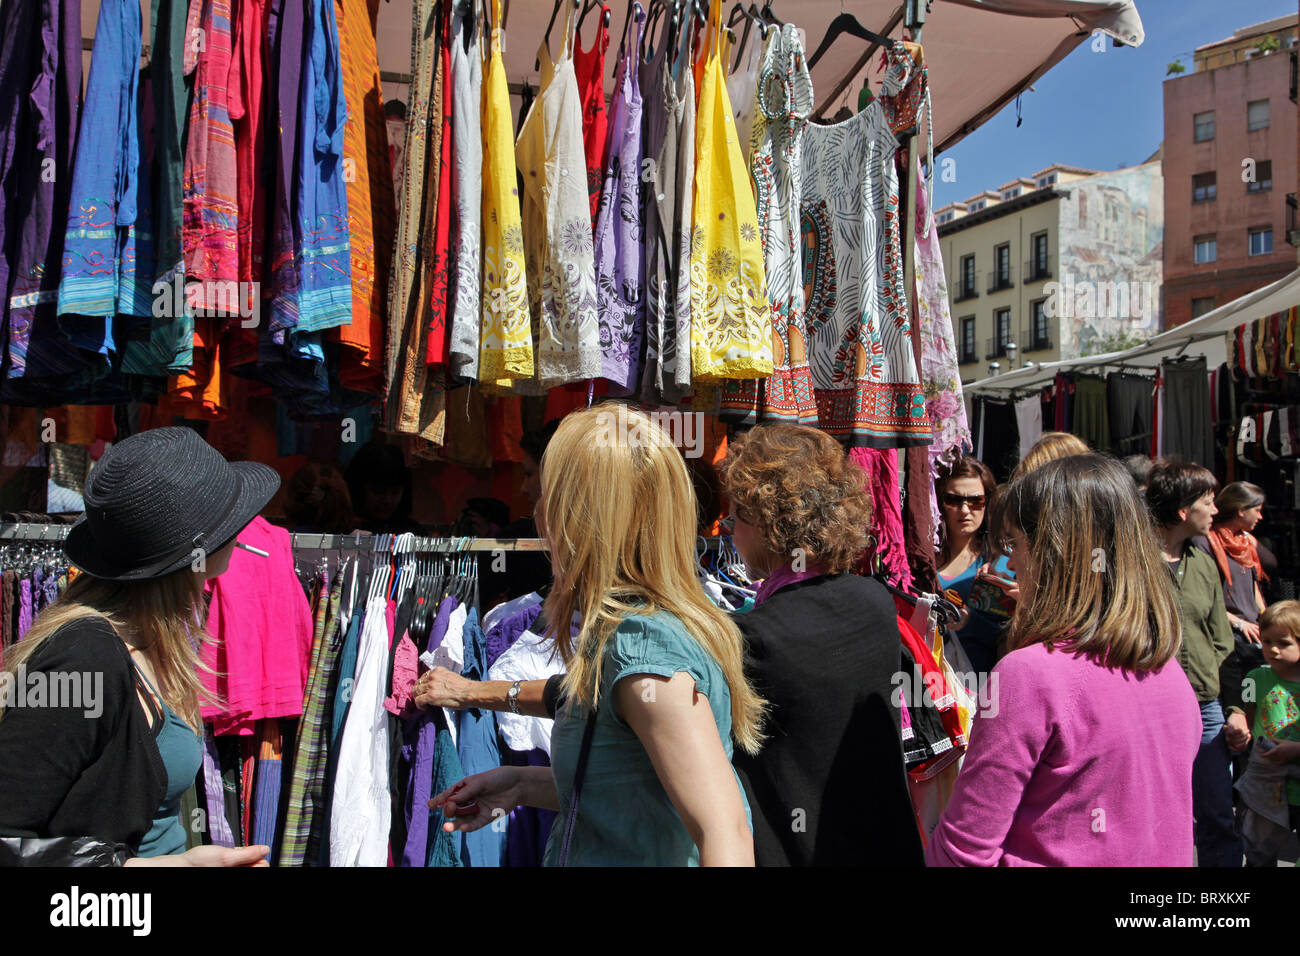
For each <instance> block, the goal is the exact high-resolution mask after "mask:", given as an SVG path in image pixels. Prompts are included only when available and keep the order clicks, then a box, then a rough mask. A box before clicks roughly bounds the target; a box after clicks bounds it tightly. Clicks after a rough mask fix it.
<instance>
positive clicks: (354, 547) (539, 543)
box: [0, 521, 724, 554]
mask: <svg viewBox="0 0 1300 956" xmlns="http://www.w3.org/2000/svg"><path fill="white" fill-rule="evenodd" d="M71 527H72V525H70V524H52V523H43V524H42V523H33V522H27V521H17V522H5V523H3V524H0V541H62V540H63V539H64V538H66V537H67V536H68V529H69V528H71ZM396 537H397V536H396V535H365V534H311V533H304V532H296V533H293V534H291V535H290V539H291V540H292V544H293V549H294V550H295V551H352V552H364V553H370V552H374V551H388V550H390V549H391V547H392V545H393V543H394V542H395V541H396ZM723 540H724V539H722V538H719V537H710V538H706V537H703V536H701V537H698V538H697V539H696V550H697V551H701V550H703V551H716V550H718V548H719V546H720V545H721V543H722V541H723ZM701 543H703V548H701V547H700V544H701ZM410 550H411V551H414V552H421V553H428V552H447V553H449V554H457V553H463V552H493V551H533V552H540V551H546V550H547V545H546V539H545V538H469V537H463V536H462V537H458V538H455V537H453V538H447V537H421V536H417V537H415V539H414V541H413V542H412V543H411V547H410Z"/></svg>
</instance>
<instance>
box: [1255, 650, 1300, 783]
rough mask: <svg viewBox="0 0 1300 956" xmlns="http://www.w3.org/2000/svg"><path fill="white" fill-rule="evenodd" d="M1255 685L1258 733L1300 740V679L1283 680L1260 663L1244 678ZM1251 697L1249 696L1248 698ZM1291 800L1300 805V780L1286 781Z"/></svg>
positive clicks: (1282, 738) (1258, 734) (1259, 735)
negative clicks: (1259, 665) (1260, 665)
mask: <svg viewBox="0 0 1300 956" xmlns="http://www.w3.org/2000/svg"><path fill="white" fill-rule="evenodd" d="M1252 685H1253V687H1254V696H1255V726H1254V727H1252V728H1251V733H1253V734H1254V735H1255V736H1256V737H1272V738H1273V739H1274V740H1294V741H1300V681H1291V680H1283V679H1282V678H1280V677H1278V676H1277V674H1276V673H1275V672H1274V670H1273V668H1271V667H1268V666H1265V667H1256V668H1255V669H1254V670H1253V671H1251V672H1250V673H1249V674H1247V675H1246V678H1245V680H1244V681H1243V682H1242V686H1243V689H1244V690H1249V689H1250V688H1251V687H1252ZM1247 699H1248V700H1249V697H1248V698H1247ZM1286 788H1287V790H1286V795H1287V803H1289V804H1291V805H1292V806H1300V780H1289V781H1287V785H1286Z"/></svg>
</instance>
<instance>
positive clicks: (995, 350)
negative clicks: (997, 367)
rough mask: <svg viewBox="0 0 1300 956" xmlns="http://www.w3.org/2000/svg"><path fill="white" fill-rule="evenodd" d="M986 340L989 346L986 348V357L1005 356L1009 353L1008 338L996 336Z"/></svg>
mask: <svg viewBox="0 0 1300 956" xmlns="http://www.w3.org/2000/svg"><path fill="white" fill-rule="evenodd" d="M986 341H987V342H988V348H987V349H986V350H985V353H984V357H985V358H986V359H997V358H1004V357H1005V356H1006V354H1007V343H1006V340H1004V339H999V338H996V337H995V338H991V339H987V340H986Z"/></svg>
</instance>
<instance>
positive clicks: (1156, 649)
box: [996, 454, 1183, 671]
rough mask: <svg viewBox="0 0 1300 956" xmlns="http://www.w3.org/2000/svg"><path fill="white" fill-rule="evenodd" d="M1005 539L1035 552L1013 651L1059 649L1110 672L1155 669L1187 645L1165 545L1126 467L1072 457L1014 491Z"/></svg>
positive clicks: (1002, 524)
mask: <svg viewBox="0 0 1300 956" xmlns="http://www.w3.org/2000/svg"><path fill="white" fill-rule="evenodd" d="M996 526H997V527H998V528H999V533H1000V535H1002V536H1003V537H1005V535H1006V534H1007V533H1008V532H1009V531H1010V530H1011V529H1013V528H1014V529H1019V530H1020V531H1021V533H1023V534H1024V536H1025V538H1026V539H1027V541H1028V545H1029V558H1028V560H1029V564H1030V565H1031V567H1030V568H1029V569H1028V570H1029V576H1030V578H1031V579H1032V581H1033V584H1034V586H1033V589H1032V594H1030V595H1029V596H1028V597H1027V598H1026V599H1022V600H1021V601H1020V604H1019V606H1017V608H1016V614H1015V617H1014V618H1012V621H1011V631H1010V633H1009V634H1008V635H1007V648H1008V649H1009V650H1016V649H1017V648H1021V647H1026V646H1028V645H1030V644H1035V643H1038V642H1040V641H1041V642H1048V643H1061V644H1064V645H1066V646H1067V647H1069V648H1070V649H1071V650H1075V651H1079V652H1082V653H1084V654H1086V655H1088V656H1089V657H1091V658H1093V659H1094V660H1097V661H1098V662H1100V663H1102V664H1105V665H1106V666H1108V667H1120V668H1123V669H1125V670H1130V671H1149V670H1157V669H1159V668H1160V667H1162V666H1164V664H1165V663H1166V662H1167V661H1168V660H1169V659H1170V658H1171V657H1173V656H1174V654H1175V653H1176V652H1177V651H1178V647H1179V645H1180V644H1181V643H1182V633H1183V631H1182V619H1181V617H1180V616H1179V613H1178V602H1177V598H1176V597H1175V595H1174V589H1173V584H1172V582H1171V581H1170V579H1169V572H1168V571H1167V570H1166V569H1165V566H1164V561H1163V559H1162V557H1161V554H1160V544H1159V542H1158V541H1157V540H1156V536H1155V531H1154V529H1153V528H1152V526H1151V522H1150V520H1149V519H1148V518H1147V516H1146V515H1145V514H1144V513H1143V511H1142V507H1141V504H1140V502H1139V501H1138V498H1137V496H1136V495H1134V494H1133V479H1132V477H1130V476H1129V473H1128V471H1127V470H1126V469H1125V468H1124V466H1123V465H1121V464H1120V463H1119V462H1117V461H1114V460H1112V459H1110V458H1105V457H1103V456H1101V455H1091V454H1089V455H1072V456H1069V457H1066V458H1060V459H1057V460H1056V461H1052V462H1048V463H1047V464H1045V465H1043V466H1042V467H1040V468H1037V469H1035V470H1034V471H1032V472H1030V473H1029V474H1027V475H1025V476H1023V477H1021V478H1019V479H1017V480H1016V481H1014V482H1012V483H1011V487H1010V488H1009V489H1008V491H1007V493H1006V495H1005V496H1004V497H1003V499H1002V501H1001V503H1000V504H999V507H998V515H997V521H996Z"/></svg>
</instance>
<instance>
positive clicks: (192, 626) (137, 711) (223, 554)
mask: <svg viewBox="0 0 1300 956" xmlns="http://www.w3.org/2000/svg"><path fill="white" fill-rule="evenodd" d="M279 484H280V479H279V477H278V476H277V475H276V473H275V472H274V471H273V470H272V469H270V468H268V467H266V466H265V465H259V464H254V463H251V462H240V463H237V464H230V463H228V462H227V461H226V460H225V459H224V458H222V457H221V455H220V454H219V453H218V452H217V451H216V450H215V449H213V448H212V447H211V446H209V445H208V444H207V443H206V442H204V441H203V440H202V439H201V438H199V436H198V435H197V434H195V433H194V432H193V431H191V430H190V429H188V428H159V429H155V430H152V431H147V432H143V433H141V434H139V435H135V436H132V437H131V438H128V439H126V440H125V441H123V442H121V443H119V444H117V445H115V446H114V447H113V448H112V449H110V450H109V452H108V453H107V454H106V455H104V457H103V458H102V459H101V460H100V462H99V464H98V465H97V466H96V467H95V469H94V470H93V471H92V472H91V475H90V478H89V479H88V480H87V482H86V488H85V493H84V498H85V503H86V513H85V515H83V516H82V517H81V518H80V519H78V521H77V523H76V524H75V525H73V527H72V529H71V530H70V532H69V534H68V538H67V541H66V542H65V545H64V548H65V551H66V552H67V556H68V559H69V561H70V562H71V563H72V564H73V565H75V566H76V567H77V568H78V569H80V570H81V571H82V572H83V573H82V574H81V575H79V576H78V577H77V578H76V580H75V581H73V582H72V583H71V584H70V585H69V586H68V589H67V591H66V592H64V594H63V596H62V597H61V598H60V599H59V600H58V601H57V602H55V603H54V604H53V605H51V606H50V607H49V608H47V609H46V610H45V611H44V612H42V613H41V615H40V617H38V618H37V620H36V622H35V624H34V625H33V626H32V629H31V630H30V631H29V632H28V634H27V636H26V638H24V640H23V641H22V643H20V644H17V645H15V646H14V647H13V648H11V650H10V653H9V654H8V655H6V658H5V660H4V668H3V670H2V671H0V864H9V865H28V866H30V865H54V866H60V865H62V866H67V865H83V866H84V865H115V864H128V865H145V864H171V865H180V866H187V865H188V866H251V865H265V861H264V857H265V856H266V854H267V852H268V848H267V847H264V846H263V847H241V848H238V849H227V848H224V847H212V846H204V847H198V848H196V849H193V850H190V851H188V852H184V851H185V830H184V827H183V826H182V821H181V820H180V815H179V810H180V798H181V795H182V794H183V793H184V792H185V791H186V790H188V789H189V788H190V786H191V785H192V784H193V782H194V777H195V774H196V773H197V772H198V769H199V767H200V765H201V763H202V740H201V735H202V724H201V722H200V718H199V694H200V691H201V684H200V680H199V674H198V667H199V657H198V642H199V639H200V638H201V637H202V636H203V582H204V580H205V579H207V578H209V577H215V576H217V575H219V574H220V573H221V572H222V571H224V570H225V569H226V566H227V564H228V563H229V561H230V553H231V551H232V550H233V549H234V547H235V536H236V535H237V534H238V533H239V532H240V531H241V530H243V528H244V526H245V525H247V524H248V523H249V522H250V521H251V520H252V519H253V518H255V517H256V516H257V514H258V512H260V511H261V510H262V508H264V507H265V506H266V503H267V502H268V501H270V499H271V496H272V495H273V494H275V491H276V489H277V488H278V487H279ZM37 689H40V691H41V693H40V694H39V696H38V694H37ZM186 822H188V821H186Z"/></svg>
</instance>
